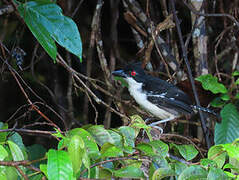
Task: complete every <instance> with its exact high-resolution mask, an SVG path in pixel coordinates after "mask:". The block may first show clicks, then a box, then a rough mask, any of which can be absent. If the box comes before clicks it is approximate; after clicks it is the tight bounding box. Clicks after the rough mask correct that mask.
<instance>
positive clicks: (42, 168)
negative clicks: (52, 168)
mask: <svg viewBox="0 0 239 180" xmlns="http://www.w3.org/2000/svg"><path fill="white" fill-rule="evenodd" d="M40 170H41V171H42V172H43V174H44V175H45V176H46V177H47V178H48V174H47V165H46V164H41V165H40Z"/></svg>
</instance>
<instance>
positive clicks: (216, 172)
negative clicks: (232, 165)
mask: <svg viewBox="0 0 239 180" xmlns="http://www.w3.org/2000/svg"><path fill="white" fill-rule="evenodd" d="M207 179H208V180H224V179H228V176H227V175H226V174H225V173H224V172H223V170H222V169H219V168H214V167H211V168H210V171H209V173H208V176H207Z"/></svg>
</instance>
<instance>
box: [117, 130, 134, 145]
mask: <svg viewBox="0 0 239 180" xmlns="http://www.w3.org/2000/svg"><path fill="white" fill-rule="evenodd" d="M119 132H120V133H121V134H122V135H123V139H124V146H131V147H134V146H135V145H134V141H135V138H136V134H135V130H134V129H133V128H132V127H129V126H121V127H120V128H119Z"/></svg>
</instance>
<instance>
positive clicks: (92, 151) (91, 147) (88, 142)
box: [69, 128, 100, 159]
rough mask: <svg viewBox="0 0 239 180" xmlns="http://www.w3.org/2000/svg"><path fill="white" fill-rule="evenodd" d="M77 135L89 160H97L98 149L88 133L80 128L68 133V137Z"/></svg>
mask: <svg viewBox="0 0 239 180" xmlns="http://www.w3.org/2000/svg"><path fill="white" fill-rule="evenodd" d="M74 135H79V136H80V137H81V138H82V140H83V141H84V144H85V147H86V150H87V154H88V156H89V157H90V158H93V159H98V158H99V155H100V154H99V148H98V146H97V144H96V141H95V139H94V138H93V137H92V136H91V134H90V133H89V132H87V131H86V130H85V129H82V128H75V129H72V130H71V131H69V136H70V137H72V136H74Z"/></svg>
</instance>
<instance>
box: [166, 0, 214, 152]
mask: <svg viewBox="0 0 239 180" xmlns="http://www.w3.org/2000/svg"><path fill="white" fill-rule="evenodd" d="M170 4H171V6H172V11H173V17H174V20H175V25H176V28H177V32H178V36H179V41H180V46H181V49H182V54H183V59H184V61H185V64H186V67H187V71H188V75H189V80H190V82H191V85H192V90H193V94H194V97H195V101H196V105H197V106H200V101H199V98H198V94H197V90H196V87H195V82H194V79H193V76H192V71H191V68H190V64H189V62H188V57H187V52H186V48H185V45H184V42H183V36H182V32H181V28H180V25H179V24H180V23H179V20H178V17H177V14H176V9H175V2H174V0H170ZM199 115H200V119H201V125H202V129H203V134H204V137H205V140H206V144H207V147H208V149H209V148H210V147H211V141H210V139H209V133H208V129H207V127H206V122H205V119H204V116H203V113H202V111H201V110H199Z"/></svg>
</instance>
